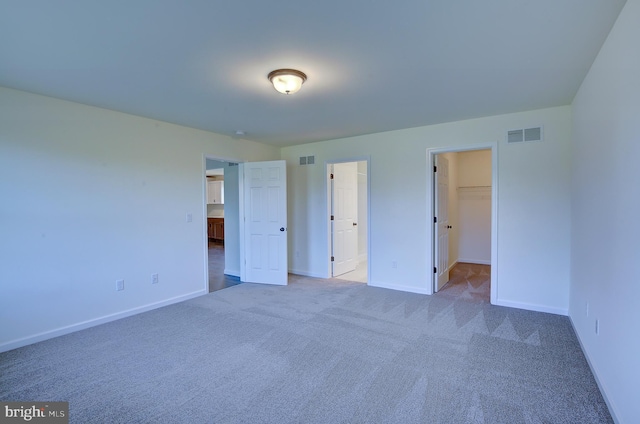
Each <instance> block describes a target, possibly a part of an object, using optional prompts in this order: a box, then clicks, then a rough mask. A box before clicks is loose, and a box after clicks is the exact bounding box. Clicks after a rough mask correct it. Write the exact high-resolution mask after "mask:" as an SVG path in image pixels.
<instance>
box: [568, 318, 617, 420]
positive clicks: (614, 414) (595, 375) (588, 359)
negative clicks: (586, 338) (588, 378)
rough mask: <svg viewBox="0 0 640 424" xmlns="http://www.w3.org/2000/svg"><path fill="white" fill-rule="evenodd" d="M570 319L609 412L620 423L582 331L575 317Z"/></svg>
mask: <svg viewBox="0 0 640 424" xmlns="http://www.w3.org/2000/svg"><path fill="white" fill-rule="evenodd" d="M569 321H570V322H571V327H573V332H574V333H576V337H577V338H578V343H580V349H582V353H583V354H584V357H585V358H586V359H587V364H589V368H590V369H591V374H593V377H594V378H595V379H596V384H597V385H598V388H599V389H600V393H602V397H603V398H604V403H606V404H607V408H609V413H610V414H611V418H613V422H615V423H616V424H618V423H619V422H620V420H618V418H617V417H616V413H615V409H614V408H613V403H612V402H610V401H609V396H607V389H606V387H605V385H604V384H602V382H601V381H600V378H599V377H598V371H597V369H596V367H595V366H594V365H593V362H591V358H590V357H589V353H588V352H587V350H586V349H585V348H584V343H582V339H581V338H580V333H578V330H577V329H576V325H575V324H574V322H573V318H571V315H569Z"/></svg>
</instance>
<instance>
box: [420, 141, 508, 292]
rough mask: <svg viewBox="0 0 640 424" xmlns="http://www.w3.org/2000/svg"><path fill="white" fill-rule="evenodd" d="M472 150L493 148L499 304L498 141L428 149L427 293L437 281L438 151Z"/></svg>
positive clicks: (494, 275) (494, 285) (494, 286)
mask: <svg viewBox="0 0 640 424" xmlns="http://www.w3.org/2000/svg"><path fill="white" fill-rule="evenodd" d="M473 150H491V304H494V305H495V304H496V302H497V300H498V142H497V141H493V142H489V143H479V144H473V145H469V146H457V147H441V148H433V149H427V164H428V166H427V213H428V215H427V217H426V219H427V222H428V223H429V225H427V240H430V241H431V255H430V258H428V259H427V261H428V263H430V264H431V266H430V267H428V268H427V272H428V273H429V277H428V278H427V281H429V282H430V284H428V287H427V294H433V293H434V291H435V284H437V282H438V281H437V278H436V274H435V273H434V272H433V269H434V267H435V266H436V264H435V255H434V252H435V250H434V249H435V248H436V242H437V241H436V240H435V229H434V224H433V217H434V216H436V210H435V198H434V196H435V194H436V193H435V187H434V184H435V173H434V172H433V167H434V166H435V160H436V155H439V154H442V153H455V152H468V151H473Z"/></svg>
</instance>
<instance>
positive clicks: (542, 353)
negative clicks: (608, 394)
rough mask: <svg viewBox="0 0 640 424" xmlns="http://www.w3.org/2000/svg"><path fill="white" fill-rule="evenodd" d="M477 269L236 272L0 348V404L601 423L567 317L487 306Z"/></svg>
mask: <svg viewBox="0 0 640 424" xmlns="http://www.w3.org/2000/svg"><path fill="white" fill-rule="evenodd" d="M481 272H482V271H480V273H481ZM477 274H478V273H474V272H469V271H468V270H467V271H460V272H459V273H458V274H456V276H455V277H456V279H457V280H458V281H457V283H456V284H460V286H459V287H458V290H457V293H454V292H455V291H456V290H453V291H449V294H447V290H443V291H442V292H441V293H438V294H436V295H434V296H424V295H418V294H411V293H403V292H398V291H392V290H385V289H380V288H374V287H369V286H366V285H363V284H362V283H351V282H345V281H340V280H336V279H331V280H323V279H312V278H303V277H298V276H293V275H292V276H290V284H289V285H288V286H263V285H258V284H248V283H243V284H240V285H236V286H233V287H229V288H226V289H223V290H219V291H216V292H213V293H209V294H208V295H205V296H202V297H199V298H196V299H192V300H189V301H186V302H182V303H179V304H175V305H171V306H167V307H164V308H160V309H157V310H153V311H150V312H147V313H143V314H139V315H136V316H133V317H129V318H126V319H122V320H118V321H115V322H111V323H108V324H104V325H100V326H97V327H93V328H90V329H87V330H83V331H79V332H76V333H73V334H69V335H66V336H62V337H58V338H55V339H51V340H47V341H44V342H41V343H37V344H33V345H30V346H26V347H23V348H20V349H16V350H13V351H9V352H5V353H2V354H0V400H3V401H8V400H11V401H29V400H31V401H34V400H38V401H41V400H42V401H69V405H70V422H72V423H456V424H459V423H509V424H513V423H580V424H586V423H610V422H612V419H611V417H610V415H609V412H608V410H607V407H606V404H605V403H604V401H603V398H602V396H601V394H600V392H599V390H598V387H597V385H596V383H595V381H594V378H593V375H592V374H591V371H590V370H589V367H588V365H587V362H586V360H585V358H584V355H583V353H582V351H581V349H580V346H579V344H578V341H577V339H576V336H575V334H574V332H573V329H572V327H571V324H570V322H569V320H568V318H567V317H562V316H557V315H551V314H544V313H536V312H529V311H523V310H518V309H511V308H504V307H498V306H492V305H490V304H489V303H488V302H487V299H486V298H484V297H482V296H480V295H478V293H479V292H481V291H482V290H481V289H482V288H481V286H482V283H481V282H480V277H478V275H477ZM485 277H486V276H485ZM451 286H455V285H454V284H451ZM465 293H466V294H465ZM474 293H475V294H476V296H474Z"/></svg>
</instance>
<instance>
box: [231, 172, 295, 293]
mask: <svg viewBox="0 0 640 424" xmlns="http://www.w3.org/2000/svg"><path fill="white" fill-rule="evenodd" d="M240 166H241V169H240V174H241V179H242V183H241V187H242V191H243V193H242V196H241V206H240V214H241V217H240V221H241V222H240V228H241V236H240V237H241V240H242V246H241V247H240V252H241V260H240V262H241V263H240V268H241V273H240V274H241V275H240V279H241V280H242V281H245V282H249V283H264V284H279V285H286V284H287V276H288V274H287V175H286V162H285V161H283V160H277V161H270V162H247V163H243V164H240ZM243 211H244V215H243ZM243 216H244V219H243Z"/></svg>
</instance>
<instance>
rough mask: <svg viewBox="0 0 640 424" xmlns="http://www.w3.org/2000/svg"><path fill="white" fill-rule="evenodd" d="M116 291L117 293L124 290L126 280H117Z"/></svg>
mask: <svg viewBox="0 0 640 424" xmlns="http://www.w3.org/2000/svg"><path fill="white" fill-rule="evenodd" d="M116 290H117V291H122V290H124V280H116Z"/></svg>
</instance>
